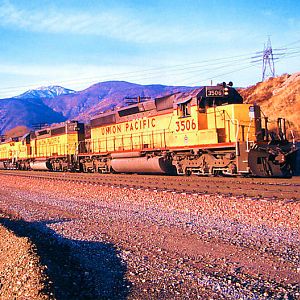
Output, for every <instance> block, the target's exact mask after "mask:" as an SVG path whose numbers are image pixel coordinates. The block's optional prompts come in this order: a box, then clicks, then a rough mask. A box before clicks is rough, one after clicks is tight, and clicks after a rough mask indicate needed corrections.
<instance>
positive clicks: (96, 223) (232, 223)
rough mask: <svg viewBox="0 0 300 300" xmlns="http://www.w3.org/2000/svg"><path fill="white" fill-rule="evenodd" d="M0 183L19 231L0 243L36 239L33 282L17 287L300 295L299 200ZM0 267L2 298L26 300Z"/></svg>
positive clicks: (74, 295)
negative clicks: (12, 289)
mask: <svg viewBox="0 0 300 300" xmlns="http://www.w3.org/2000/svg"><path fill="white" fill-rule="evenodd" d="M0 180H1V182H2V184H1V186H0V198H1V201H0V211H2V213H3V216H2V217H1V219H0V221H1V224H2V226H4V228H5V229H4V228H3V230H5V232H8V231H7V229H9V230H10V231H11V232H14V234H15V235H17V236H18V238H16V237H15V236H11V237H10V238H9V239H6V240H8V241H9V242H8V243H9V244H12V245H13V244H15V245H19V243H22V241H23V240H24V241H26V243H28V245H31V246H30V247H29V246H28V247H29V248H28V249H32V247H33V246H32V244H34V247H35V250H34V251H31V250H28V251H25V252H26V253H27V252H28V253H35V254H34V255H36V257H38V258H37V259H38V261H36V263H35V264H34V269H36V270H40V271H37V273H38V274H40V275H39V276H37V277H38V278H40V279H38V280H37V281H36V282H29V279H28V278H27V277H26V276H27V275H24V276H25V277H24V278H25V280H24V282H22V283H21V285H22V286H25V285H26V284H27V286H31V289H30V291H31V292H32V293H35V294H38V293H39V291H42V290H44V292H45V293H44V295H42V294H41V293H40V295H41V297H48V298H51V297H53V298H56V299H127V298H128V299H299V298H300V285H299V282H300V236H299V226H300V222H299V221H300V203H299V202H298V201H291V202H289V201H286V200H285V201H283V200H274V201H265V200H263V199H259V197H255V198H251V197H245V196H234V197H228V196H222V195H209V194H207V195H199V194H197V193H195V194H186V193H175V192H168V191H150V190H148V191H147V190H141V189H133V188H132V189H131V188H117V187H113V186H99V185H96V184H81V185H80V184H78V183H72V182H68V183H64V184H63V185H62V182H59V181H54V180H48V179H46V180H45V179H43V180H41V179H34V178H33V179H29V178H22V180H20V179H18V177H14V176H2V175H0ZM232 180H234V179H232ZM3 232H4V231H3ZM9 233H10V232H9ZM10 234H11V233H10ZM3 235H4V233H3ZM3 235H2V232H1V238H2V236H3ZM4 239H5V238H4ZM18 239H19V241H17V240H18ZM28 239H29V240H30V242H29V240H28ZM11 241H14V242H11ZM1 247H2V243H1ZM15 248H18V249H19V248H21V247H18V246H17V247H16V246H14V247H13V248H10V247H8V246H4V248H3V249H4V250H5V251H6V252H5V253H8V254H7V255H8V257H9V256H10V255H12V253H13V254H14V255H15V257H16V259H14V258H12V259H10V261H11V262H12V261H16V260H17V258H19V257H20V256H21V255H22V254H19V253H18V252H17V251H15V250H11V249H15ZM25 248H26V247H25ZM4 250H3V251H4ZM1 251H2V248H1ZM1 253H2V254H1V255H3V253H4V252H1ZM10 264H11V263H10ZM25 265H26V266H27V265H29V266H30V264H25ZM42 266H44V267H42ZM43 268H44V269H43ZM2 270H6V269H5V268H2V269H1V270H0V276H1V277H0V278H1V287H0V294H1V297H2V298H0V299H13V298H14V297H15V298H16V299H32V298H30V297H27V296H26V294H25V290H24V292H21V294H19V296H18V295H15V294H12V295H9V291H10V290H9V289H7V288H4V284H3V283H4V282H5V280H7V278H9V275H8V273H7V272H6V271H2ZM28 271H29V273H30V270H28ZM10 272H12V271H11V270H10ZM22 272H25V273H26V274H27V270H26V268H25V269H24V271H22ZM25 273H24V274H25ZM20 274H21V273H20ZM22 274H23V273H22ZM43 274H44V275H43ZM43 276H47V278H48V279H47V282H46V283H47V285H46V287H40V284H42V282H43V280H44V279H45V277H43ZM26 278H27V279H26ZM30 278H31V276H30ZM33 278H34V277H33ZM43 278H44V279H43ZM44 281H45V280H44ZM19 291H21V290H19ZM4 292H5V294H4ZM47 293H48V294H47ZM51 293H52V294H53V296H51ZM18 297H19V298H18ZM33 299H38V298H33Z"/></svg>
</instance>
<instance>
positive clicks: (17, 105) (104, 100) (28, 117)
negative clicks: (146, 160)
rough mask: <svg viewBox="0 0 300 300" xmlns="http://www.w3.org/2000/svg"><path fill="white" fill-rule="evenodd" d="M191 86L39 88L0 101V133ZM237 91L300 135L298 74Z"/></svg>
mask: <svg viewBox="0 0 300 300" xmlns="http://www.w3.org/2000/svg"><path fill="white" fill-rule="evenodd" d="M194 88H195V87H188V86H166V85H139V84H135V83H130V82H126V81H106V82H101V83H97V84H94V85H92V86H90V87H89V88H87V89H85V90H82V91H74V90H71V89H66V88H63V87H60V86H49V87H41V88H38V89H35V90H29V91H27V92H25V93H23V94H21V95H18V96H15V97H12V98H7V99H0V134H4V133H5V132H7V131H8V130H10V129H12V128H15V127H16V126H26V127H28V128H30V129H32V128H33V127H34V124H38V123H47V124H51V123H58V122H63V121H66V120H69V119H73V120H79V121H84V122H87V121H89V120H90V118H91V117H92V116H94V115H97V114H99V113H101V112H103V111H106V110H109V109H112V108H114V107H115V106H119V107H120V106H124V105H126V102H127V101H128V100H127V99H126V98H134V97H138V96H141V97H150V98H157V97H161V96H164V95H167V94H171V93H175V92H187V91H190V90H192V89H194ZM239 92H240V93H241V95H242V96H243V98H244V101H245V102H248V103H254V102H256V103H257V104H259V105H260V106H261V108H262V110H263V112H264V113H265V114H266V115H267V116H269V117H270V120H271V122H272V124H275V121H276V118H277V117H284V118H286V119H287V120H288V127H289V128H290V129H293V130H294V131H295V134H296V135H298V136H299V135H300V117H299V116H300V72H299V73H294V74H292V75H289V74H284V75H281V76H278V77H274V78H269V79H268V80H266V81H264V82H259V83H257V84H255V85H253V86H249V87H247V88H240V89H239Z"/></svg>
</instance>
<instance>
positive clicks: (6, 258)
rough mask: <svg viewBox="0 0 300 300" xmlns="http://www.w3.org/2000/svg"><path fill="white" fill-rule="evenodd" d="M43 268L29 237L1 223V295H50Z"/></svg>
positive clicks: (31, 296) (4, 296)
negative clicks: (20, 235) (23, 236)
mask: <svg viewBox="0 0 300 300" xmlns="http://www.w3.org/2000/svg"><path fill="white" fill-rule="evenodd" d="M1 217H2V218H3V217H4V216H3V215H1ZM44 270H45V267H44V266H42V265H41V264H40V261H39V257H38V255H37V253H36V248H35V246H34V245H32V243H31V242H30V241H29V240H28V238H21V237H17V236H16V235H15V234H13V233H12V232H11V231H9V230H8V229H7V228H5V227H4V226H0V299H3V300H4V299H37V300H42V299H51V298H53V297H52V295H51V292H50V290H49V289H48V285H49V280H48V278H47V276H46V275H45V271H44Z"/></svg>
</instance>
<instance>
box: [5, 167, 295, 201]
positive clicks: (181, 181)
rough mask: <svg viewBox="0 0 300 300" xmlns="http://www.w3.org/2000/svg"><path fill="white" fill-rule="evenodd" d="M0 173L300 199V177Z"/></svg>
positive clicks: (85, 182) (266, 199)
mask: <svg viewBox="0 0 300 300" xmlns="http://www.w3.org/2000/svg"><path fill="white" fill-rule="evenodd" d="M0 175H5V176H16V177H27V178H37V179H46V180H59V181H67V182H75V183H83V184H96V185H105V186H117V187H126V188H133V189H149V190H157V191H168V192H176V193H197V194H223V195H226V196H243V197H250V198H251V199H252V200H264V201H276V200H284V201H288V202H297V201H300V193H299V192H300V177H294V178H291V179H276V178H234V177H198V176H190V177H182V176H154V175H137V174H131V175H128V174H94V173H80V174H79V173H60V172H48V173H46V172H38V171H30V172H28V171H16V170H1V171H0Z"/></svg>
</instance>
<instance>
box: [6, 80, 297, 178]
mask: <svg viewBox="0 0 300 300" xmlns="http://www.w3.org/2000/svg"><path fill="white" fill-rule="evenodd" d="M90 128H91V135H90V137H89V138H87V137H85V135H84V124H82V123H79V122H76V121H69V122H66V123H63V124H60V125H56V126H53V127H49V128H43V129H42V130H39V131H36V132H33V133H31V134H30V135H28V136H26V137H23V139H20V141H17V143H21V144H22V145H23V148H24V149H23V148H22V149H23V150H22V151H23V152H22V151H21V150H15V148H11V149H10V150H9V151H11V152H12V153H14V154H9V152H7V151H8V150H7V149H9V146H8V142H7V141H6V142H3V143H1V144H0V168H18V169H40V170H54V171H67V170H68V171H83V172H100V173H110V172H122V173H155V174H161V173H166V174H178V175H191V174H197V175H219V174H220V175H221V174H223V175H242V174H245V175H254V176H260V177H290V176H291V174H292V168H293V163H292V161H293V157H294V155H295V153H296V147H295V146H294V144H292V143H290V142H288V141H287V139H286V129H285V120H284V119H279V121H278V129H277V134H276V135H275V134H274V133H272V134H271V133H270V132H269V130H268V119H267V118H266V117H262V113H261V111H260V107H259V106H258V105H251V104H245V103H243V99H242V97H241V96H240V95H239V93H238V92H237V91H236V90H235V89H234V88H232V84H228V85H226V84H225V83H223V84H221V85H217V86H206V87H202V88H198V89H195V90H194V91H193V92H189V93H175V94H172V95H169V96H165V97H161V98H156V99H154V100H148V101H145V102H141V101H137V103H135V104H132V105H130V106H126V107H122V108H120V109H116V110H112V111H108V112H105V113H103V114H100V115H98V116H96V117H94V118H92V119H91V121H90ZM14 147H15V146H14ZM6 153H7V154H6Z"/></svg>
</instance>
